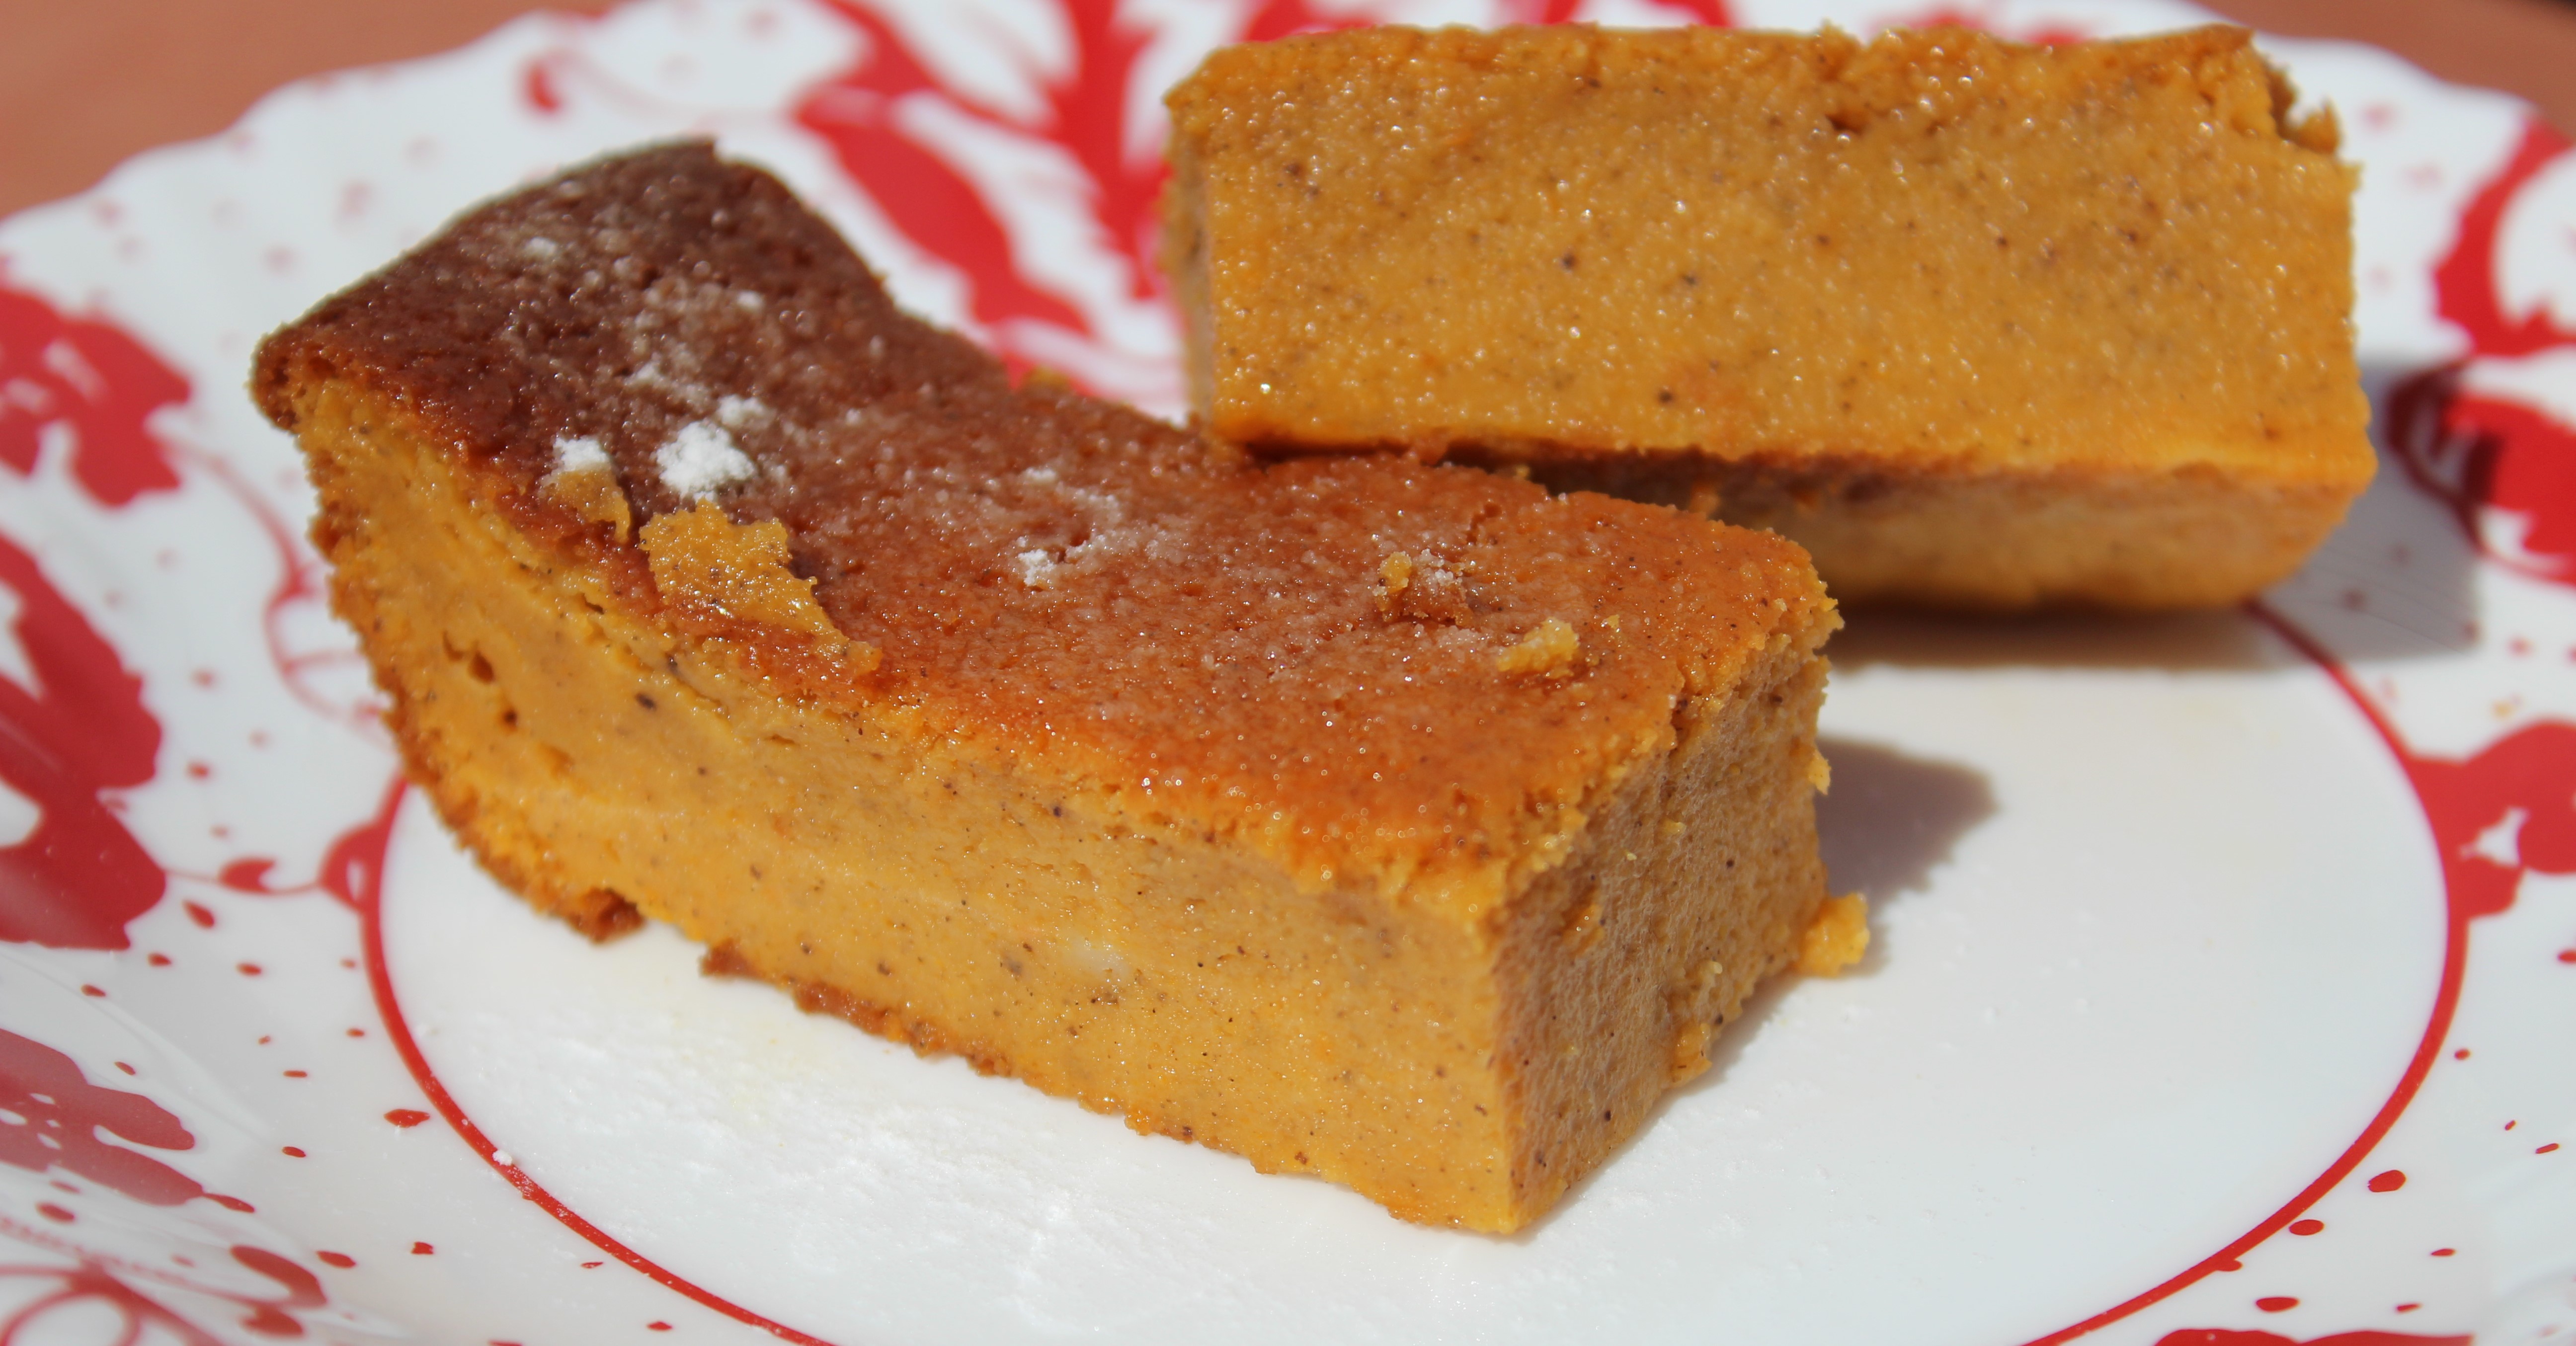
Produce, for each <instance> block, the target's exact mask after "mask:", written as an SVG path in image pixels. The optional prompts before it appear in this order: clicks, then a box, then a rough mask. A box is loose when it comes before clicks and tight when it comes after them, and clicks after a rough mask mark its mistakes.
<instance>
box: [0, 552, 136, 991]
mask: <svg viewBox="0 0 2576 1346" xmlns="http://www.w3.org/2000/svg"><path fill="white" fill-rule="evenodd" d="M0 586H5V587H7V588H8V589H9V590H11V591H12V592H14V593H15V594H16V595H17V599H18V618H17V637H18V643H19V646H20V647H21V648H22V649H24V650H25V651H26V654H27V660H28V663H29V665H30V667H31V669H32V671H33V672H34V674H35V678H36V685H35V686H33V687H21V686H19V685H18V684H17V683H15V682H13V681H11V680H9V679H7V678H0V780H5V781H7V782H8V784H9V787H10V788H11V789H13V790H15V791H17V792H18V793H19V794H21V795H23V796H25V797H26V798H27V799H29V800H30V801H32V802H33V803H34V804H35V805H36V807H37V808H38V809H40V810H41V811H42V817H41V818H40V819H39V820H38V822H37V824H36V827H35V830H34V831H32V832H29V833H28V834H27V835H26V837H25V838H23V839H21V840H20V841H19V842H18V843H17V844H16V845H14V846H9V847H5V848H0V939H5V940H9V941H11V942H13V943H33V944H42V945H45V946H47V947H50V948H58V949H122V948H124V947H126V937H125V923H126V922H128V921H131V920H133V919H134V918H135V917H137V916H140V915H142V914H143V913H144V912H146V911H149V910H151V909H152V907H153V906H154V905H155V904H156V903H158V902H159V901H160V900H161V895H162V892H163V891H164V889H165V888H166V886H167V882H168V881H167V879H166V878H165V877H164V876H163V874H162V872H161V867H160V866H159V865H158V864H156V863H154V862H153V859H152V857H151V856H150V855H149V854H147V853H146V852H145V851H144V849H143V847H142V845H141V844H140V843H138V842H136V841H135V839H134V836H133V834H132V833H130V832H128V831H127V830H126V829H125V824H124V823H123V822H122V821H120V820H119V819H118V818H117V816H116V815H115V814H114V813H113V812H111V811H110V810H109V809H108V807H107V804H106V802H105V801H104V800H103V799H102V798H101V797H100V792H101V791H104V790H109V789H116V788H122V787H128V786H135V785H140V784H142V783H143V782H145V781H147V780H150V779H151V778H152V760H153V757H154V755H155V754H156V753H157V752H158V751H159V750H160V747H161V726H160V723H159V722H158V721H156V720H154V719H153V718H152V714H151V712H150V711H148V710H145V709H144V707H143V683H142V680H141V679H139V678H137V677H135V676H134V675H133V674H131V673H129V672H127V671H126V670H125V667H124V665H123V664H122V663H120V662H119V661H118V660H117V657H116V651H115V650H114V649H113V648H112V647H110V646H109V645H108V643H107V642H106V640H104V639H102V638H101V637H100V636H99V634H98V632H97V631H95V630H93V629H91V627H90V625H89V623H88V622H87V621H85V620H83V618H82V617H81V615H80V613H79V611H78V610H76V609H74V608H73V607H72V605H71V604H70V603H69V602H67V601H65V600H64V598H63V596H62V595H61V594H60V593H58V592H56V591H55V589H54V587H53V585H52V584H51V583H49V582H47V581H46V579H45V576H44V573H43V572H42V571H40V570H39V569H37V567H36V561H35V558H34V557H32V556H29V555H28V554H27V553H25V552H23V551H20V550H19V549H18V548H17V547H16V546H15V545H13V544H11V543H10V542H9V541H8V540H7V539H6V538H0Z"/></svg>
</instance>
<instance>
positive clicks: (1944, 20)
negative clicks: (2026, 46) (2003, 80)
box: [1892, 5, 2093, 47]
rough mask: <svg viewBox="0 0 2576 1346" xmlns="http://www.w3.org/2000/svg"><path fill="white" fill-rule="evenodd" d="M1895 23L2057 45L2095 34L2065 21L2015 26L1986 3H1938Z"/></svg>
mask: <svg viewBox="0 0 2576 1346" xmlns="http://www.w3.org/2000/svg"><path fill="white" fill-rule="evenodd" d="M1892 26H1894V27H1898V28H1974V29H1977V30H1979V31H1981V32H1989V33H1993V34H1994V35H1995V36H1997V37H2007V38H2011V39H2012V40H2013V41H2016V42H2036V43H2038V44H2040V45H2041V46H2045V47H2058V46H2064V45H2065V44H2067V43H2069V42H2082V41H2085V40H2087V39H2089V38H2091V37H2092V36H2093V34H2092V33H2090V32H2088V31H2086V30H2085V29H2083V28H2079V27H2077V26H2075V25H2073V24H2065V23H2043V24H2034V25H2032V26H2031V27H2028V28H2012V27H2009V26H2008V25H2005V24H2000V23H1997V22H1996V21H1995V15H1994V13H1993V11H1992V10H1991V8H1990V7H1988V6H1984V5H1977V6H1971V7H1961V6H1957V5H1941V6H1936V7H1935V8H1932V9H1927V10H1925V11H1923V12H1922V13H1920V14H1917V15H1914V16H1913V17H1911V18H1904V19H1898V20H1896V21H1895V23H1894V24H1893V25H1892Z"/></svg>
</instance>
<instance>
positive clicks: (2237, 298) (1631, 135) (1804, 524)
mask: <svg viewBox="0 0 2576 1346" xmlns="http://www.w3.org/2000/svg"><path fill="white" fill-rule="evenodd" d="M2290 101H2291V99H2290V93H2289V90H2288V87H2287V85H2286V84H2285V83H2283V82H2282V80H2281V79H2280V77H2279V76H2278V75H2277V74H2276V73H2275V72H2273V71H2272V70H2270V69H2269V68H2268V67H2267V66H2266V65H2265V64H2264V62H2263V60H2262V58H2261V56H2260V55H2258V54H2257V53H2256V52H2255V51H2254V50H2253V48H2252V47H2251V46H2250V45H2249V41H2248V35H2247V34H2246V33H2245V32H2244V31H2243V30H2241V29H2235V28H2205V29H2200V30H2196V31H2190V32H2183V33H2177V34H2172V35H2168V36H2163V37H2156V38H2148V39H2140V40H2134V41H2116V42H2094V43H2079V44H2074V45H2070V46H2064V47H2056V48H2043V47H2029V46H2020V45H2016V44H2013V43H2009V42H2004V41H2001V40H1998V39H1995V38H1992V37H1988V36H1985V35H1983V34H1978V33H1972V32H1966V31H1961V30H1931V31H1919V32H1905V31H1895V32H1889V33H1887V34H1885V35H1882V36H1880V37H1878V38H1877V39H1875V40H1873V41H1871V42H1868V43H1866V44H1863V43H1859V42H1856V41H1854V40H1853V39H1851V38H1849V37H1847V36H1845V35H1843V34H1841V33H1838V32H1834V31H1831V30H1828V31H1826V32H1824V33H1822V34H1819V35H1814V36H1801V35H1795V34H1785V33H1748V32H1729V31H1719V30H1710V29H1678V30H1670V31H1658V32H1616V31H1605V30H1598V29H1591V28H1582V27H1560V28H1544V29H1538V28H1518V29H1507V30H1503V31H1499V32H1491V33H1484V32H1470V31H1466V30H1460V29H1450V30H1442V31H1437V32H1423V31H1419V30H1411V29H1400V28H1380V29H1367V30H1359V31H1354V32H1347V33H1338V34H1331V35H1324V36H1313V37H1296V38H1290V39H1286V40H1283V41H1280V42H1275V43H1267V44H1256V45H1250V46H1243V47H1235V48H1229V49H1226V50H1223V51H1219V52H1217V53H1216V54H1214V55H1212V56H1210V57H1209V58H1208V60H1207V61H1206V63H1205V64H1204V65H1203V66H1201V67H1200V69H1199V70H1198V72H1197V73H1196V74H1194V75H1192V76H1191V77H1190V78H1189V79H1187V80H1185V81H1183V82H1182V83H1181V84H1180V85H1179V86H1178V87H1177V88H1175V89H1174V90H1173V91H1172V93H1171V95H1170V97H1169V99H1168V102H1169V104H1170V107H1171V112H1172V122H1173V138H1172V147H1171V157H1172V165H1173V180H1172V185H1171V188H1170V190H1169V192H1168V194H1167V197H1166V227H1165V248H1166V265H1167V267H1168V269H1169V270H1170V271H1171V272H1172V275H1173V278H1174V281H1175V284H1176V286H1177V288H1178V290H1179V293H1180V295H1181V297H1182V300H1183V307H1184V312H1185V315H1186V317H1187V320H1188V322H1189V325H1190V332H1189V350H1190V376H1191V383H1192V391H1193V397H1194V399H1195V401H1196V403H1197V406H1198V409H1199V412H1200V414H1201V417H1202V418H1203V421H1204V424H1205V426H1206V428H1207V429H1208V430H1209V431H1210V432H1212V433H1213V434H1215V435H1217V436H1220V437H1223V438H1227V439H1230V440H1234V441H1238V442H1242V443H1246V444H1249V445H1253V446H1256V447H1261V448H1266V449H1278V450H1297V451H1303V450H1317V449H1325V450H1330V449H1362V448H1380V447H1385V446H1399V447H1404V448H1408V449H1411V450H1414V451H1417V452H1418V453H1421V454H1422V455H1424V456H1432V455H1437V454H1443V453H1455V454H1459V455H1462V456H1466V457H1469V458H1473V459H1477V460H1481V461H1485V462H1489V463H1491V462H1508V463H1519V464H1527V465H1529V466H1531V467H1532V468H1534V469H1535V471H1536V472H1537V474H1538V476H1539V478H1540V479H1541V480H1542V481H1546V482H1549V483H1551V484H1555V485H1559V486H1589V487H1594V488H1598V489H1604V490H1611V491H1615V492H1618V493H1621V494H1626V495H1630V496H1634V497H1638V498H1646V499H1657V500H1664V501H1667V502H1670V503H1690V502H1693V501H1697V502H1698V503H1699V504H1701V505H1702V506H1704V507H1713V508H1714V509H1715V510H1717V511H1718V512H1719V513H1720V515H1721V516H1722V517H1724V518H1726V519H1728V520H1730V521H1733V522H1737V523H1742V524H1746V525H1750V526H1755V527H1768V528H1773V529H1776V530H1778V531H1779V532H1781V533H1783V534H1785V535H1786V536H1789V537H1791V538H1794V539H1796V540H1798V541H1799V542H1801V543H1803V544H1804V545H1805V546H1806V547H1807V548H1808V550H1809V551H1810V552H1811V553H1812V554H1813V556H1814V558H1815V562H1816V565H1817V568H1818V570H1819V571H1820V572H1821V573H1822V574H1823V575H1824V577H1825V581H1826V583H1827V584H1828V585H1830V586H1831V587H1832V589H1833V591H1834V594H1835V596H1836V597H1837V598H1840V599H1842V600H1843V601H1845V602H1852V601H1862V600H1876V599H1888V600H1901V601H1910V602H1918V603H1927V604H1936V605H1945V606H1953V607H1966V608H1987V609H2009V608H2018V607H2026V606H2031V605H2034V604H2047V603H2070V604H2090V605H2102V606H2109V607H2127V608H2154V607H2172V606H2191V605H2202V604H2216V603H2226V602H2231V601H2234V600H2237V599H2239V598H2242V597H2244V596H2246V595H2248V594H2250V593H2252V592H2253V591H2254V590H2256V589H2259V588H2261V587H2262V586H2264V585H2266V584H2269V583H2271V582H2273V581H2274V580H2277V579H2279V578H2281V577H2283V576H2285V575H2286V574H2288V573H2289V572H2290V571H2291V570H2292V569H2294V568H2296V566H2297V565H2298V564H2299V562H2300V561H2301V559H2303V558H2304V557H2305V556H2306V555H2307V554H2308V552H2309V551H2310V550H2311V549H2313V548H2314V547H2315V546H2316V544H2317V543H2318V542H2320V541H2321V540H2323V538H2324V537H2325V536H2326V534H2327V533H2328V532H2330V531H2331V530H2332V529H2333V528H2334V526H2335V525H2336V524H2337V523H2338V522H2339V521H2340V520H2341V519H2342V517H2343V514H2344V511H2345V508H2346V506H2347V505H2348V504H2349V502H2350V501H2351V500H2352V499H2353V498H2354V497H2355V496H2356V495H2358V494H2359V493H2360V491H2361V489H2362V488H2363V486H2365V485H2366V484H2367V483H2368V482H2369V480H2370V477H2371V474H2372V470H2373V466H2374V458H2373V454H2372V450H2371V446H2370V444H2369V441H2368V439H2367V436H2366V427H2367V422H2368V419H2369V407H2368V404H2367V402H2366V401H2365V399H2364V397H2363V395H2362V392H2361V389H2360V381H2359V377H2358V372H2357V368H2356V365H2355V363H2354V358H2353V347H2352V335H2351V328H2350V324H2349V322H2348V317H2349V314H2350V311H2351V307H2352V282H2351V275H2350V272H2351V242H2350V231H2351V224H2350V197H2351V193H2352V188H2353V171H2352V170H2351V169H2350V168H2349V167H2347V166H2346V165H2344V164H2342V163H2341V162H2339V161H2337V160H2336V158H2335V157H2334V154H2333V152H2332V151H2333V147H2334V138H2335V137H2334V129H2333V123H2332V121H2331V119H2330V118H2329V117H2326V116H2322V115H2321V116H2319V117H2316V118H2311V119H2309V120H2306V121H2301V122H2295V123H2294V122H2292V121H2290V120H2288V107H2289V103H2290Z"/></svg>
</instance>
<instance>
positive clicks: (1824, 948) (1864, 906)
mask: <svg viewBox="0 0 2576 1346" xmlns="http://www.w3.org/2000/svg"><path fill="white" fill-rule="evenodd" d="M1867 952H1869V902H1868V900H1867V899H1866V898H1863V897H1862V896H1861V895H1860V894H1858V893H1845V894H1843V895H1842V896H1840V897H1829V898H1826V899H1825V901H1824V905H1823V906H1820V907H1818V908H1816V919H1815V920H1813V921H1810V922H1808V924H1807V929H1806V933H1804V934H1802V935H1800V936H1799V937H1798V971H1799V972H1801V973H1803V974H1805V975H1807V976H1810V977H1830V976H1833V975H1834V974H1835V973H1838V972H1840V971H1842V970H1843V969H1844V968H1847V967H1850V966H1851V965H1852V964H1854V963H1857V962H1859V961H1860V958H1861V955H1862V954H1865V953H1867Z"/></svg>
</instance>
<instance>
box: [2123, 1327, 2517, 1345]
mask: <svg viewBox="0 0 2576 1346" xmlns="http://www.w3.org/2000/svg"><path fill="white" fill-rule="evenodd" d="M2156 1346H2469V1339H2468V1338H2467V1337H2419V1336H2415V1335H2413V1334H2411V1333H2406V1332H2337V1333H2335V1334H2334V1335H2333V1336H2330V1337H2311V1338H2309V1339H2308V1340H2307V1341H2304V1342H2302V1341H2297V1340H2294V1339H2292V1338H2290V1337H2285V1336H2282V1335H2281V1334H2280V1333H2278V1332H2252V1331H2242V1330H2231V1329H2228V1328H2223V1327H2189V1328H2184V1329H2183V1330H2182V1331H2179V1332H2167V1333H2166V1334H2164V1335H2163V1336H2161V1337H2158V1338H2156Z"/></svg>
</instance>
